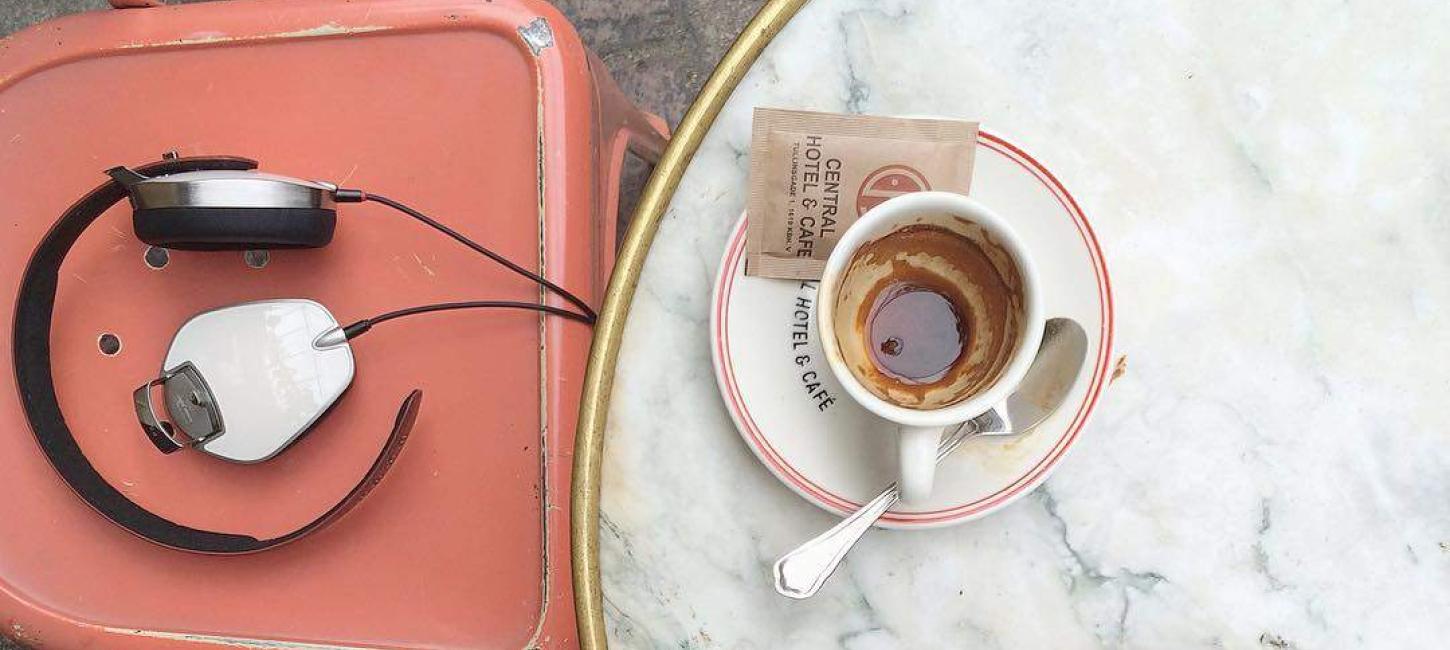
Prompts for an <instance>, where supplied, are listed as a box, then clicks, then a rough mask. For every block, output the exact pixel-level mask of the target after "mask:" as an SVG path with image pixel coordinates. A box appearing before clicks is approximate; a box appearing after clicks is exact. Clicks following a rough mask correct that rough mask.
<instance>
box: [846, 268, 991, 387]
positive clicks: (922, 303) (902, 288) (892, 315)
mask: <svg viewBox="0 0 1450 650" xmlns="http://www.w3.org/2000/svg"><path fill="white" fill-rule="evenodd" d="M966 330H967V328H966V324H965V323H964V322H963V321H962V318H961V315H960V314H958V312H957V308H956V305H954V304H952V301H951V300H949V299H948V298H947V297H946V296H943V295H941V294H940V293H937V292H936V291H933V290H931V289H929V288H926V287H921V286H916V285H911V284H897V285H895V286H891V287H887V288H886V289H884V290H882V291H881V293H880V294H878V295H877V296H876V300H875V303H874V304H873V305H872V306H871V313H870V317H869V321H868V327H867V331H868V335H869V336H870V340H871V360H872V361H873V362H874V363H875V364H876V367H877V369H879V370H880V371H881V372H882V373H884V374H886V375H888V376H890V377H893V378H895V379H896V380H898V381H902V382H905V383H910V384H929V383H932V382H935V381H937V380H939V379H941V378H942V377H944V376H946V373H947V371H948V370H950V369H951V367H952V365H953V364H955V363H956V361H957V358H958V357H960V356H961V355H962V347H963V342H964V341H965V340H967V331H966Z"/></svg>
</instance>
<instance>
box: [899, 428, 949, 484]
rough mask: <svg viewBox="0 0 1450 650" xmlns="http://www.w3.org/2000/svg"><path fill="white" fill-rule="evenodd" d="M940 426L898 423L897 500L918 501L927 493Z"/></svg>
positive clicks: (934, 474)
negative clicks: (900, 424) (898, 478)
mask: <svg viewBox="0 0 1450 650" xmlns="http://www.w3.org/2000/svg"><path fill="white" fill-rule="evenodd" d="M941 432H942V427H912V426H903V427H901V446H900V448H899V450H898V454H897V456H898V458H899V460H900V464H901V466H900V472H899V473H900V476H901V478H900V480H898V481H897V486H898V487H899V488H900V489H901V500H902V501H905V502H907V503H921V502H922V501H924V500H926V498H927V497H929V496H931V484H932V481H933V480H934V479H935V478H936V452H937V447H938V446H939V445H940V444H941Z"/></svg>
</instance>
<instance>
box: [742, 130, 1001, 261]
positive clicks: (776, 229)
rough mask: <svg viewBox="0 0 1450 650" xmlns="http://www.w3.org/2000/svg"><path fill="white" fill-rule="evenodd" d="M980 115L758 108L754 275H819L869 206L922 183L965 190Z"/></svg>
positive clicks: (752, 207)
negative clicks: (893, 114)
mask: <svg viewBox="0 0 1450 650" xmlns="http://www.w3.org/2000/svg"><path fill="white" fill-rule="evenodd" d="M976 146H977V123H976V122H967V121H963V120H941V119H908V118H900V117H876V116H870V115H835V114H831V113H812V112H807V111H789V110H783V109H776V108H757V109H755V123H754V125H753V129H752V133H751V141H750V200H749V203H748V205H747V207H746V212H747V214H748V215H749V216H748V219H749V225H748V226H747V231H746V244H745V246H746V257H745V274H746V275H751V276H759V277H767V278H786V279H794V280H819V279H820V278H821V272H822V270H823V269H824V268H825V265H826V258H827V257H830V254H831V248H833V247H834V246H835V245H836V241H837V240H838V239H840V237H841V234H842V233H844V232H845V231H846V229H847V228H850V227H851V224H853V223H855V222H856V219H857V218H858V217H860V216H861V215H863V214H865V213H866V211H867V210H870V209H871V208H872V207H875V206H876V205H877V204H879V203H881V202H883V201H885V200H886V199H889V198H891V197H893V196H898V195H901V194H906V193H908V192H919V191H922V190H942V191H946V192H956V193H958V194H966V193H967V190H968V189H969V188H970V187H971V183H972V160H973V156H974V154H975V153H976Z"/></svg>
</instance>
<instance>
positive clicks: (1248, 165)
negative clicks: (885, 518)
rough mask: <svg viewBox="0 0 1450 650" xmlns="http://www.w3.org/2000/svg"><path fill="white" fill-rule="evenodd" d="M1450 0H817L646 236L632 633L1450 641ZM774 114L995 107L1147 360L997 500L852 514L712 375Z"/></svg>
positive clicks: (616, 558) (633, 340) (618, 393)
mask: <svg viewBox="0 0 1450 650" xmlns="http://www.w3.org/2000/svg"><path fill="white" fill-rule="evenodd" d="M1446 33H1450V5H1447V4H1446V3H1443V2H1421V3H1408V2H1347V3H1332V4H1331V3H1326V2H1288V3H1277V2H1276V3H1263V2H1252V1H1235V2H1217V3H1208V2H1188V1H1181V0H1180V1H1176V2H1166V3H1127V2H1016V1H1007V0H991V1H986V2H956V1H951V0H936V1H923V2H917V3H909V2H867V1H864V0H849V1H848V0H815V1H814V2H813V3H812V4H811V5H809V6H808V7H807V8H806V9H805V10H804V11H803V12H802V14H801V15H800V16H799V18H798V19H797V20H796V22H795V23H793V24H792V25H791V26H790V27H789V28H788V29H787V30H786V31H785V32H784V34H782V36H781V37H780V38H779V39H778V41H777V42H776V43H775V44H774V45H773V46H772V47H771V48H770V49H769V50H768V51H767V53H766V54H765V56H764V57H763V58H762V59H761V60H760V62H758V63H757V64H756V66H755V68H754V69H753V70H752V71H751V73H750V75H749V76H748V77H747V78H746V79H745V81H744V83H743V84H742V85H741V87H740V90H739V91H738V92H737V93H736V95H735V97H734V98H733V99H732V101H731V103H730V105H729V107H728V108H727V110H726V111H725V112H724V114H723V115H722V116H721V119H720V120H719V122H718V123H717V124H716V127H715V128H714V130H713V131H712V132H711V134H710V137H709V138H708V139H707V140H706V142H705V145H704V146H703V148H702V149H701V151H700V153H699V155H698V157H697V158H696V161H695V163H694V166H693V167H692V168H691V169H690V171H689V173H688V174H687V176H686V178H685V181H684V183H683V184H682V185H681V187H680V190H679V193H678V195H677V196H676V197H675V201H674V205H673V207H672V208H671V210H670V212H669V214H668V216H667V218H666V220H665V222H664V224H663V226H662V228H661V230H660V234H659V238H658V240H657V241H656V243H655V247H654V249H653V251H652V253H651V257H650V259H649V263H648V265H647V267H646V269H645V273H644V278H643V282H642V284H641V286H640V290H639V294H638V297H637V298H636V301H635V305H634V313H633V316H632V317H631V320H630V323H629V327H628V329H627V332H626V335H625V346H624V354H623V358H622V360H621V363H620V368H619V375H618V380H617V382H616V385H615V400H614V404H613V407H612V409H611V412H610V426H609V434H608V435H609V438H608V442H607V445H606V460H605V471H604V526H605V529H604V531H603V536H602V542H603V544H602V556H603V566H604V592H605V598H606V602H607V614H608V617H609V621H610V630H611V634H612V640H613V643H614V644H615V645H616V646H617V647H626V648H679V647H685V648H716V647H718V648H834V647H842V648H853V649H855V648H860V649H864V648H898V647H899V648H935V647H952V648H1093V647H1125V648H1280V649H1283V648H1300V649H1308V648H1359V647H1366V648H1433V647H1447V645H1450V367H1447V365H1450V334H1447V332H1450V67H1447V62H1450V39H1447V38H1445V34H1446ZM756 105H771V106H786V107H799V108H812V109H821V110H834V111H848V110H849V111H862V112H871V113H882V114H913V113H916V114H923V113H932V114H951V115H958V116H963V117H970V118H977V119H980V120H981V121H982V122H983V123H984V124H986V125H988V126H989V127H991V128H994V129H996V130H998V131H999V132H1002V133H1005V134H1007V135H1009V136H1010V137H1012V138H1014V139H1015V140H1016V141H1018V142H1020V143H1021V144H1023V145H1024V146H1026V147H1027V148H1028V149H1029V150H1030V151H1032V152H1033V153H1034V154H1036V155H1037V156H1038V157H1039V158H1041V159H1042V160H1043V161H1044V162H1045V163H1046V164H1047V165H1049V166H1050V167H1051V168H1052V169H1053V170H1054V171H1055V172H1056V173H1057V174H1058V175H1059V177H1060V178H1061V179H1062V180H1063V182H1064V183H1065V184H1066V185H1067V187H1068V188H1069V189H1070V190H1072V192H1073V193H1074V195H1075V196H1076V197H1077V199H1078V200H1079V201H1080V202H1081V203H1082V204H1083V207H1084V209H1085V210H1086V211H1087V214H1088V215H1089V217H1090V218H1091V219H1092V220H1093V223H1094V225H1095V227H1096V229H1097V232H1098V236H1099V238H1100V239H1101V240H1102V242H1103V245H1104V248H1105V249H1106V253H1107V259H1108V264H1109V269H1110V271H1111V272H1112V274H1113V283H1114V288H1115V290H1116V297H1117V304H1118V318H1119V322H1118V337H1117V346H1118V352H1119V353H1121V354H1126V355H1127V357H1128V371H1127V374H1126V375H1125V376H1124V377H1123V378H1121V379H1120V380H1118V381H1117V382H1116V383H1115V384H1113V385H1112V386H1111V388H1110V389H1109V390H1108V392H1107V393H1106V396H1105V399H1104V403H1103V405H1102V406H1101V408H1100V410H1099V412H1098V415H1097V417H1096V419H1095V420H1094V422H1093V423H1092V424H1091V425H1090V426H1089V428H1088V430H1087V431H1086V432H1085V435H1084V438H1083V439H1082V440H1081V441H1080V442H1079V443H1078V446H1077V448H1076V449H1075V450H1074V452H1073V454H1072V455H1071V456H1070V457H1069V458H1068V459H1067V460H1066V461H1065V462H1064V463H1063V464H1062V465H1061V467H1060V468H1059V470H1058V471H1057V472H1056V473H1055V474H1054V475H1053V476H1052V478H1051V479H1050V480H1049V481H1048V482H1047V483H1046V484H1045V485H1044V486H1043V487H1042V488H1041V489H1039V490H1038V491H1037V492H1036V493H1034V494H1033V495H1032V496H1030V497H1028V498H1026V499H1022V500H1020V501H1018V502H1017V503H1016V504H1014V505H1012V506H1011V507H1009V508H1007V509H1005V510H1004V511H1002V512H1000V513H998V514H996V515H993V516H992V517H989V518H987V519H984V520H981V521H977V522H973V523H969V524H967V525H964V526H960V527H957V528H952V529H946V530H936V531H927V532H881V531H873V532H872V533H871V534H869V535H868V536H867V537H866V539H865V540H863V541H862V543H861V544H860V546H858V547H857V549H856V551H855V552H854V553H853V554H852V555H851V556H850V557H849V558H848V559H847V561H846V564H845V565H844V566H843V568H842V570H841V571H840V572H839V573H838V574H837V575H836V576H835V578H834V579H833V580H832V582H831V583H830V584H829V585H827V587H826V588H825V589H824V590H823V591H822V593H821V594H820V595H818V596H817V597H816V598H815V599H813V600H810V601H805V602H792V601H787V600H785V599H782V598H779V597H777V596H776V595H775V594H774V593H773V592H772V590H771V587H770V585H769V580H768V570H769V566H770V564H771V563H772V562H773V560H774V558H775V557H776V556H778V555H779V554H780V553H782V552H783V551H785V550H787V549H789V548H790V547H791V546H792V545H793V544H795V543H796V542H799V541H801V540H803V539H805V538H807V537H809V536H811V535H813V534H815V533H816V532H817V531H819V530H822V529H823V528H825V527H827V526H829V525H830V524H831V523H832V519H831V518H830V517H829V516H828V515H827V514H825V513H824V512H822V511H820V510H818V509H816V508H815V507H814V506H812V505H810V504H808V503H806V502H805V501H803V500H801V499H800V498H799V497H797V496H796V495H795V494H794V493H792V492H790V491H789V490H788V489H786V488H785V487H783V486H782V485H780V484H779V483H778V482H777V481H776V480H775V479H774V478H773V477H772V476H771V475H770V474H769V473H768V472H767V471H766V470H765V469H764V468H763V467H762V466H760V464H759V463H757V462H756V460H755V458H754V456H752V455H751V454H750V452H749V451H748V450H747V449H746V447H745V445H744V444H743V443H742V442H741V440H740V438H739V436H738V435H737V434H736V432H735V431H734V429H733V427H732V426H731V423H730V420H729V418H728V417H727V415H726V413H725V411H724V408H723V406H722V404H721V401H720V398H719V396H718V393H717V392H716V387H715V382H714V378H713V376H712V374H711V370H710V359H709V348H708V341H707V314H708V311H707V308H708V303H709V288H710V284H711V281H712V278H713V275H714V272H715V268H716V265H717V264H718V259H719V254H720V250H721V246H722V244H723V241H724V236H725V234H726V232H727V230H728V229H729V227H730V225H731V224H732V223H733V221H734V219H735V217H736V216H737V215H738V214H739V213H740V211H741V209H742V206H743V204H744V192H743V190H744V187H745V174H746V161H747V156H746V153H745V150H746V147H747V142H748V139H749V131H750V117H749V115H750V109H751V107H753V106H756Z"/></svg>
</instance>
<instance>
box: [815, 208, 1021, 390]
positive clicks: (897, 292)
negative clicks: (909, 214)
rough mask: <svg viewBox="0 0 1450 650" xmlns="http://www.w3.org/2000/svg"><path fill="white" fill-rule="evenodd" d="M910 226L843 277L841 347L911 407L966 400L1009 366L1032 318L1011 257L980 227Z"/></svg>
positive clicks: (865, 251)
mask: <svg viewBox="0 0 1450 650" xmlns="http://www.w3.org/2000/svg"><path fill="white" fill-rule="evenodd" d="M956 226H957V227H959V228H960V232H958V231H956V230H952V229H948V228H945V227H942V226H939V225H932V224H926V223H923V224H916V225H911V226H907V227H905V228H902V229H900V230H897V231H895V232H892V233H890V234H887V235H885V236H883V237H881V238H879V239H876V240H875V241H872V242H869V243H867V244H865V245H864V246H862V247H861V249H860V250H858V251H857V252H856V255H855V256H854V257H852V259H851V263H850V264H849V265H848V266H847V268H846V272H845V275H844V277H843V278H842V280H841V290H840V293H839V295H838V296H837V302H836V310H835V318H836V319H837V320H836V331H837V332H838V336H837V338H838V341H837V343H838V345H839V347H840V348H841V352H842V355H843V356H844V357H845V359H846V362H847V365H848V366H849V367H850V368H851V371H852V373H853V374H855V375H856V377H857V379H858V380H860V381H861V383H862V385H864V386H865V387H866V388H867V389H868V390H870V391H871V392H872V393H873V394H875V395H876V396H878V397H880V398H882V399H885V400H887V401H890V402H892V403H895V404H898V405H900V406H905V407H907V408H915V409H934V408H941V407H944V406H949V405H951V404H955V403H956V402H960V401H962V400H964V399H966V398H967V397H970V396H971V395H973V394H975V393H977V392H978V391H980V390H982V389H984V388H985V387H986V386H989V385H991V384H992V382H994V381H995V380H996V379H997V377H998V376H999V375H1000V374H1001V373H1002V371H1003V370H1004V369H1005V368H1006V365H1007V362H1008V361H1009V360H1010V358H1011V355H1012V351H1013V347H1014V346H1015V345H1016V342H1017V338H1018V333H1019V330H1020V327H1021V322H1022V318H1023V313H1022V312H1023V306H1022V300H1021V280H1020V277H1019V275H1018V273H1017V270H1016V266H1015V265H1014V264H1013V263H1012V260H1011V259H1010V256H1009V255H1008V254H1007V252H1006V251H1005V250H1003V249H1002V248H1001V247H1000V246H998V245H996V244H995V243H994V242H992V241H991V237H990V235H989V234H988V233H987V232H986V231H985V230H983V229H982V228H981V227H980V226H978V225H976V224H973V223H970V222H966V221H965V220H958V221H957V222H956Z"/></svg>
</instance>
